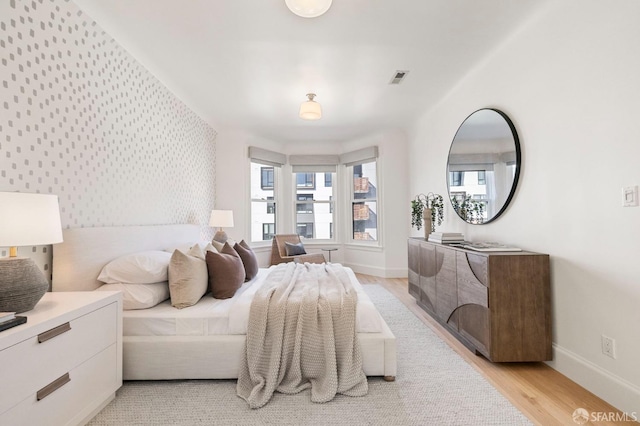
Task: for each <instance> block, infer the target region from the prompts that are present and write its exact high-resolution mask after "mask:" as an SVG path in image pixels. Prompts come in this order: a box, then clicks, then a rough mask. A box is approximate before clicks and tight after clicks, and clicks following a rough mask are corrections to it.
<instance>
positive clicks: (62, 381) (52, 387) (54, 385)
mask: <svg viewBox="0 0 640 426" xmlns="http://www.w3.org/2000/svg"><path fill="white" fill-rule="evenodd" d="M70 381H71V377H69V373H64V375H62V376H60V377H58V378H57V379H55V380H54V381H53V382H51V383H49V384H48V385H47V386H45V387H43V388H42V389H40V390H39V391H38V393H36V396H37V398H38V401H40V400H41V399H44V398H46V397H48V396H49V395H51V394H52V393H54V392H55V391H57V390H58V389H60V388H61V387H62V386H64V385H66V384H67V383H69V382H70Z"/></svg>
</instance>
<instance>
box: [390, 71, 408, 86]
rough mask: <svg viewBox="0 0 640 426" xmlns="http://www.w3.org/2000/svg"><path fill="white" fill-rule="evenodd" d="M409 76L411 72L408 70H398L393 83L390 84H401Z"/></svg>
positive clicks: (392, 79) (392, 78)
mask: <svg viewBox="0 0 640 426" xmlns="http://www.w3.org/2000/svg"><path fill="white" fill-rule="evenodd" d="M407 74H409V71H406V70H398V71H396V72H395V73H394V74H393V77H391V81H390V82H389V84H400V83H402V80H404V78H405V77H406V76H407Z"/></svg>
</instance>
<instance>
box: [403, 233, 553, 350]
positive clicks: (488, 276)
mask: <svg viewBox="0 0 640 426" xmlns="http://www.w3.org/2000/svg"><path fill="white" fill-rule="evenodd" d="M434 252H435V256H434V255H433V253H434ZM408 254H409V260H410V265H413V268H415V267H416V265H417V267H418V271H415V270H414V271H412V275H409V277H410V279H415V273H416V272H417V274H418V276H419V277H420V287H419V289H420V290H421V291H420V292H416V291H415V288H414V289H413V290H414V291H412V292H411V294H412V295H414V297H415V298H416V302H417V303H418V305H419V306H420V307H421V308H422V309H424V310H425V311H426V312H427V313H428V314H429V315H431V316H432V317H433V318H434V319H435V320H436V321H438V322H439V323H440V324H441V325H443V326H444V327H445V329H446V331H447V332H449V333H451V334H452V335H453V336H455V337H456V338H457V339H458V340H460V341H461V342H462V343H463V344H464V345H465V346H467V347H468V348H469V349H471V350H473V351H474V352H475V353H476V354H482V355H484V356H485V357H486V358H487V359H489V360H490V361H494V362H535V361H548V360H550V359H551V357H552V353H551V350H552V346H551V282H550V281H551V274H550V268H549V256H548V255H546V254H541V253H532V252H526V251H521V252H491V253H481V252H477V251H472V250H468V249H465V248H463V247H456V246H450V245H445V244H437V243H433V242H429V241H425V240H423V239H419V238H410V239H409V243H408ZM416 258H417V260H416ZM434 288H435V291H433V289H434ZM425 296H428V297H425ZM434 307H435V309H434Z"/></svg>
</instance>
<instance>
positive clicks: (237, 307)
mask: <svg viewBox="0 0 640 426" xmlns="http://www.w3.org/2000/svg"><path fill="white" fill-rule="evenodd" d="M272 268H273V267H272ZM345 269H346V270H347V273H348V275H349V278H350V279H351V281H352V283H353V285H354V288H355V289H356V292H357V294H358V305H357V307H356V331H357V332H358V333H379V332H381V331H382V319H381V317H380V314H379V313H378V311H377V310H376V308H375V306H374V305H373V303H372V302H371V299H369V296H367V294H366V293H365V292H364V289H363V288H362V285H361V284H360V283H359V282H358V280H357V279H356V276H355V274H354V273H353V271H352V270H351V269H350V268H345ZM269 272H270V268H261V269H260V271H259V272H258V275H257V276H256V277H255V278H254V279H253V280H251V281H249V282H247V283H245V284H244V285H243V286H242V287H241V288H240V289H239V290H238V291H237V292H236V294H235V295H234V296H233V297H232V298H230V299H224V300H218V299H214V298H213V297H211V294H206V295H204V297H203V298H202V299H200V301H199V302H198V303H196V304H195V305H194V306H190V307H188V308H184V309H176V308H174V307H173V306H171V302H170V301H169V300H167V301H165V302H163V303H161V304H159V305H157V306H155V307H153V308H151V309H140V310H133V311H124V314H123V334H124V335H125V336H210V335H234V334H235V335H243V334H246V333H247V324H248V322H249V310H250V308H251V300H252V298H253V295H254V294H255V292H256V290H257V289H258V287H259V286H260V285H261V283H262V282H263V281H264V279H265V278H266V276H267V275H268V274H269Z"/></svg>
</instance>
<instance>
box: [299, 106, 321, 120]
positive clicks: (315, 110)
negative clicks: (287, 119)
mask: <svg viewBox="0 0 640 426" xmlns="http://www.w3.org/2000/svg"><path fill="white" fill-rule="evenodd" d="M300 118H302V119H303V120H319V119H321V118H322V107H321V106H320V104H319V103H317V102H316V101H306V102H303V103H302V105H300Z"/></svg>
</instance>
